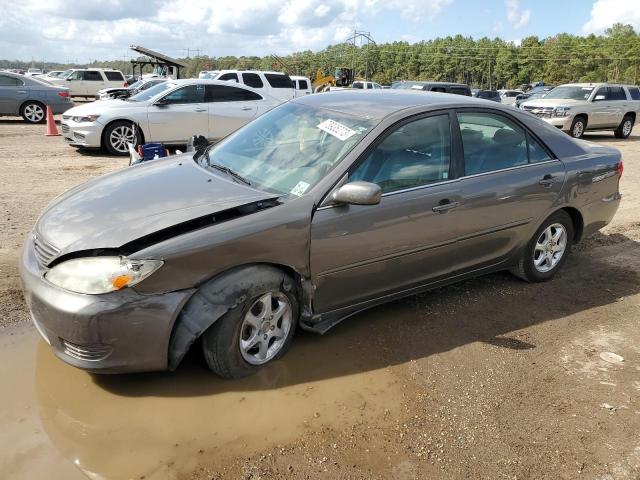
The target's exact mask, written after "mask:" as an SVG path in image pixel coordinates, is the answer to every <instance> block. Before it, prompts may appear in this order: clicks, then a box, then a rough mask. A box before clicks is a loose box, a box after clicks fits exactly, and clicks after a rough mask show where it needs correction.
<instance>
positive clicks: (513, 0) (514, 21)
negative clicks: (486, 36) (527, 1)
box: [504, 0, 531, 30]
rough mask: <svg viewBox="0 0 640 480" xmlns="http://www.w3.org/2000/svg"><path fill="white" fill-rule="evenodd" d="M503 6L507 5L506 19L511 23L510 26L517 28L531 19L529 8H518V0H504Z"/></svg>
mask: <svg viewBox="0 0 640 480" xmlns="http://www.w3.org/2000/svg"><path fill="white" fill-rule="evenodd" d="M504 3H505V6H506V7H507V20H509V23H511V26H512V27H513V28H514V29H515V30H517V29H519V28H521V27H524V26H525V25H527V24H528V23H529V20H530V19H531V10H529V9H527V10H522V9H521V8H520V1H519V0H505V2H504Z"/></svg>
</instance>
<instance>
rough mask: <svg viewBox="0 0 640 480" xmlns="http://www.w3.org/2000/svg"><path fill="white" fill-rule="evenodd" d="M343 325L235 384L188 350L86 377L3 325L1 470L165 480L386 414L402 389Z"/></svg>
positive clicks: (378, 356)
mask: <svg viewBox="0 0 640 480" xmlns="http://www.w3.org/2000/svg"><path fill="white" fill-rule="evenodd" d="M342 330H343V331H342V332H339V334H337V335H327V336H324V337H318V336H315V335H309V334H305V333H302V334H300V335H298V337H297V338H296V341H295V342H294V345H293V346H292V348H291V350H290V351H289V353H288V354H287V355H286V356H285V358H284V359H282V360H280V361H278V362H276V363H275V364H273V365H271V366H270V367H269V368H267V369H265V370H264V371H262V372H260V373H259V374H258V375H256V376H254V377H251V378H248V379H243V380H240V381H225V380H221V379H218V378H217V377H215V376H213V375H212V374H210V373H209V372H208V371H207V370H206V367H205V366H204V363H203V361H202V360H201V358H200V356H199V355H196V354H190V355H189V356H188V358H187V359H186V360H185V363H184V364H183V365H182V366H181V367H180V368H179V369H178V370H177V371H176V372H173V373H153V374H136V375H126V376H122V375H120V376H93V375H90V374H88V373H85V372H83V371H80V370H77V369H75V368H73V367H70V366H68V365H66V364H64V363H63V362H61V361H60V360H58V359H57V358H55V356H54V355H53V354H52V353H51V351H50V350H49V348H48V346H47V345H46V344H45V343H44V342H42V341H41V340H40V339H39V338H38V337H37V334H36V333H35V331H34V330H33V329H32V328H30V327H28V328H26V327H23V328H21V329H17V330H14V331H10V332H9V334H7V333H6V332H5V333H3V334H1V335H0V379H1V381H2V385H3V387H4V388H3V390H4V393H3V399H2V405H3V408H2V412H1V417H0V451H1V452H2V453H1V454H0V471H1V472H3V478H64V479H70V480H73V479H76V478H85V476H87V477H89V478H93V479H102V478H108V479H128V478H145V479H156V478H162V479H175V478H178V477H182V475H183V474H186V473H187V472H189V471H191V470H193V469H194V468H196V467H197V465H198V464H199V463H201V462H203V461H206V460H211V459H215V458H216V457H219V458H220V459H223V458H227V457H232V456H237V455H250V454H251V453H253V452H256V451H258V450H261V449H264V448H268V447H270V446H274V445H277V444H280V443H284V442H289V441H292V440H295V439H296V438H297V437H298V436H300V435H301V434H303V433H304V432H305V431H306V430H309V429H316V428H320V427H322V426H325V425H328V426H332V427H339V428H343V427H345V426H348V425H350V424H353V423H356V422H367V421H372V420H373V419H374V418H375V419H376V420H375V421H376V422H384V421H385V419H391V418H393V417H394V416H395V415H394V412H396V411H397V409H398V405H399V399H400V398H401V397H402V385H401V382H399V381H398V377H397V375H392V370H393V367H388V366H386V365H388V363H386V362H384V361H383V358H384V356H385V355H384V351H380V352H376V351H375V348H376V345H375V342H374V343H373V344H371V340H370V339H368V340H365V339H362V338H361V337H359V335H357V333H356V332H349V330H351V329H350V328H346V329H342ZM354 334H355V336H354ZM359 339H360V340H362V341H361V342H360V341H359ZM372 349H373V350H372ZM372 359H375V360H374V361H373V362H371V360H372ZM81 472H82V473H83V474H84V475H82V473H81ZM4 475H8V476H6V477H5V476H4Z"/></svg>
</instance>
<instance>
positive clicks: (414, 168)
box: [349, 115, 451, 193]
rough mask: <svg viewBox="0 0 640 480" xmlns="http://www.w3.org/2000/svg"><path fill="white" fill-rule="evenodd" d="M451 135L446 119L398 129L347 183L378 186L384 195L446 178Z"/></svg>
mask: <svg viewBox="0 0 640 480" xmlns="http://www.w3.org/2000/svg"><path fill="white" fill-rule="evenodd" d="M450 161H451V132H450V128H449V116H448V115H435V116H431V117H426V118H421V119H418V120H414V121H412V122H409V123H406V124H404V125H401V126H400V127H398V128H397V129H396V130H395V131H393V132H392V133H391V134H389V135H388V136H387V137H386V138H385V139H384V140H382V142H381V143H380V144H379V145H378V146H377V147H376V148H375V149H374V150H373V151H372V152H371V153H370V154H369V156H368V157H367V159H366V160H365V161H364V162H362V163H361V164H360V165H358V166H357V167H356V169H355V170H354V171H353V172H352V173H350V174H349V181H356V180H361V181H365V182H372V183H375V184H377V185H380V188H382V192H383V193H387V192H393V191H395V190H403V189H405V188H412V187H419V186H422V185H428V184H430V183H436V182H440V181H443V180H446V179H448V178H449V165H450Z"/></svg>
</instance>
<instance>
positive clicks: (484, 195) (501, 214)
mask: <svg viewBox="0 0 640 480" xmlns="http://www.w3.org/2000/svg"><path fill="white" fill-rule="evenodd" d="M458 122H459V124H460V132H461V137H462V144H463V151H464V154H463V155H464V163H465V176H464V177H462V178H461V180H460V189H461V193H462V206H461V208H459V209H458V210H457V212H456V215H457V219H458V220H459V222H460V237H459V239H458V243H457V245H456V249H457V254H456V260H457V262H458V265H457V268H458V269H460V270H465V269H471V268H478V267H482V266H488V265H492V264H498V263H500V262H501V261H503V260H505V259H507V258H508V257H509V256H510V254H511V253H512V252H513V249H514V248H516V247H517V246H518V245H520V244H521V236H522V235H525V234H527V232H529V231H530V230H531V224H532V222H540V221H541V220H542V218H541V216H543V215H545V214H546V212H548V211H549V210H550V209H551V207H552V205H553V203H554V202H555V201H556V199H557V198H558V195H559V194H560V191H561V189H562V185H563V183H564V180H565V167H564V164H563V163H562V162H561V161H560V160H557V159H554V158H553V157H552V156H551V155H550V153H549V152H548V151H547V150H546V149H545V147H543V146H542V144H541V143H540V142H539V141H538V140H537V139H535V138H534V137H533V135H531V134H530V133H529V132H526V131H525V130H524V129H523V128H521V127H520V126H519V125H517V124H516V123H515V122H514V121H512V120H510V119H509V118H507V117H506V116H503V115H500V114H496V113H489V112H480V111H468V112H463V111H461V112H459V113H458Z"/></svg>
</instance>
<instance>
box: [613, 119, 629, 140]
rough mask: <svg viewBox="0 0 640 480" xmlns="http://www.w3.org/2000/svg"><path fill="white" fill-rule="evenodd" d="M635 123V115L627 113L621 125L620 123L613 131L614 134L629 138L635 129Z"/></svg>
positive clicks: (618, 136) (617, 136)
mask: <svg viewBox="0 0 640 480" xmlns="http://www.w3.org/2000/svg"><path fill="white" fill-rule="evenodd" d="M633 123H634V122H633V117H632V116H631V115H625V116H624V118H623V119H622V122H620V125H618V128H616V129H615V130H614V131H613V135H614V136H615V137H616V138H629V135H631V131H632V130H633Z"/></svg>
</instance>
